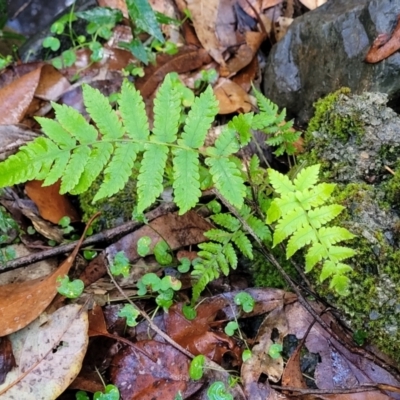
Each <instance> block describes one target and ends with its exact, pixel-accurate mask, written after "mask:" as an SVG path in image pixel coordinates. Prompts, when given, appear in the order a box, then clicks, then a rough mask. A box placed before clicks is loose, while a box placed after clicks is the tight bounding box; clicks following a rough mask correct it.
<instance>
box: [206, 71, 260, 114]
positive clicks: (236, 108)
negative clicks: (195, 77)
mask: <svg viewBox="0 0 400 400" xmlns="http://www.w3.org/2000/svg"><path fill="white" fill-rule="evenodd" d="M214 94H215V97H216V98H217V100H218V102H219V114H231V113H234V112H241V113H246V112H249V111H251V108H252V106H251V100H250V97H249V95H248V94H247V93H246V92H245V91H244V90H243V89H242V88H241V87H240V86H239V85H238V84H236V83H234V82H233V81H231V80H230V79H226V78H219V79H218V82H217V84H216V85H215V87H214Z"/></svg>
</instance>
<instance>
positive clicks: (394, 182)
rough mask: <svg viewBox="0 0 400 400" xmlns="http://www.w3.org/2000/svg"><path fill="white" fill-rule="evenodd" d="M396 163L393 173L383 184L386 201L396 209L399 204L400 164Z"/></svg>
mask: <svg viewBox="0 0 400 400" xmlns="http://www.w3.org/2000/svg"><path fill="white" fill-rule="evenodd" d="M398 164H399V163H398ZM398 164H397V166H396V171H395V174H394V175H393V176H392V178H391V179H390V180H389V181H387V182H385V184H384V185H383V188H384V191H385V195H386V199H387V201H388V202H389V203H391V204H392V205H393V206H394V207H396V208H397V209H398V208H399V206H400V165H398Z"/></svg>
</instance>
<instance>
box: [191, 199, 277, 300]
mask: <svg viewBox="0 0 400 400" xmlns="http://www.w3.org/2000/svg"><path fill="white" fill-rule="evenodd" d="M239 214H240V216H241V218H243V220H244V221H245V222H246V223H247V224H248V226H249V227H250V228H251V229H252V230H253V232H254V233H255V234H256V235H257V236H258V237H259V238H260V239H261V240H263V241H269V242H270V241H271V240H272V237H271V232H270V230H269V228H268V226H267V225H265V224H264V223H263V222H262V221H261V220H260V219H258V218H257V217H255V216H254V215H252V213H251V209H250V208H249V207H248V206H246V205H243V207H242V208H241V210H240V211H239ZM211 220H212V221H213V222H214V223H215V225H216V226H217V227H216V228H214V229H210V230H209V231H207V232H205V233H204V236H206V237H207V238H209V239H210V242H205V243H201V244H199V248H200V251H199V252H198V255H199V257H201V261H199V262H198V263H197V264H195V265H194V270H193V271H192V276H194V277H195V278H197V279H196V280H195V282H194V284H193V296H192V303H194V302H196V300H197V299H198V298H199V296H200V294H201V292H202V291H203V290H204V289H205V287H206V286H207V285H208V283H209V282H211V281H213V280H214V279H217V278H219V276H220V275H221V273H222V274H224V275H225V276H227V275H228V274H229V271H230V268H232V269H236V267H237V261H238V260H237V255H236V251H235V249H234V247H233V244H234V245H235V246H236V248H237V249H238V250H239V251H240V253H242V254H243V255H244V256H245V257H247V258H249V259H250V260H252V259H253V245H252V243H251V241H250V240H249V238H248V237H247V235H248V233H247V232H245V231H244V230H243V227H242V223H241V222H240V221H239V220H238V219H237V218H235V217H234V216H232V215H231V214H228V213H220V214H216V215H213V216H212V217H211Z"/></svg>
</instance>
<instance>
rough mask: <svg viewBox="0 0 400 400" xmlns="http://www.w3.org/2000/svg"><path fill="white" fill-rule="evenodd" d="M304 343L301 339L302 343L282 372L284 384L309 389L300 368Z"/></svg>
mask: <svg viewBox="0 0 400 400" xmlns="http://www.w3.org/2000/svg"><path fill="white" fill-rule="evenodd" d="M303 345H304V343H303V341H300V343H299V344H298V345H297V347H296V350H295V351H294V352H293V354H292V355H291V356H290V358H289V360H288V361H287V363H286V367H285V370H284V371H283V374H282V386H291V387H296V388H299V389H307V384H306V381H305V380H304V377H303V374H302V372H301V369H300V357H301V350H302V348H303Z"/></svg>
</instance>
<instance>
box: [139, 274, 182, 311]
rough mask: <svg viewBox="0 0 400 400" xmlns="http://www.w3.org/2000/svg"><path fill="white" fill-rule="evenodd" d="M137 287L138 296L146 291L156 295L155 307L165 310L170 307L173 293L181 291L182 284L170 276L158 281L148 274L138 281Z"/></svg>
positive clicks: (156, 277) (153, 275)
mask: <svg viewBox="0 0 400 400" xmlns="http://www.w3.org/2000/svg"><path fill="white" fill-rule="evenodd" d="M137 287H138V295H139V296H144V295H146V294H147V292H148V291H150V292H152V293H158V295H157V297H156V303H157V306H158V307H162V308H163V309H164V310H167V309H168V308H169V307H171V305H172V299H173V297H174V292H175V291H178V290H180V289H181V287H182V283H181V281H179V280H178V279H176V278H174V277H172V276H169V275H168V276H164V277H163V278H162V279H160V278H159V277H158V276H157V275H156V274H154V273H152V272H150V273H148V274H145V275H143V277H142V278H141V279H139V281H138V283H137Z"/></svg>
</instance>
